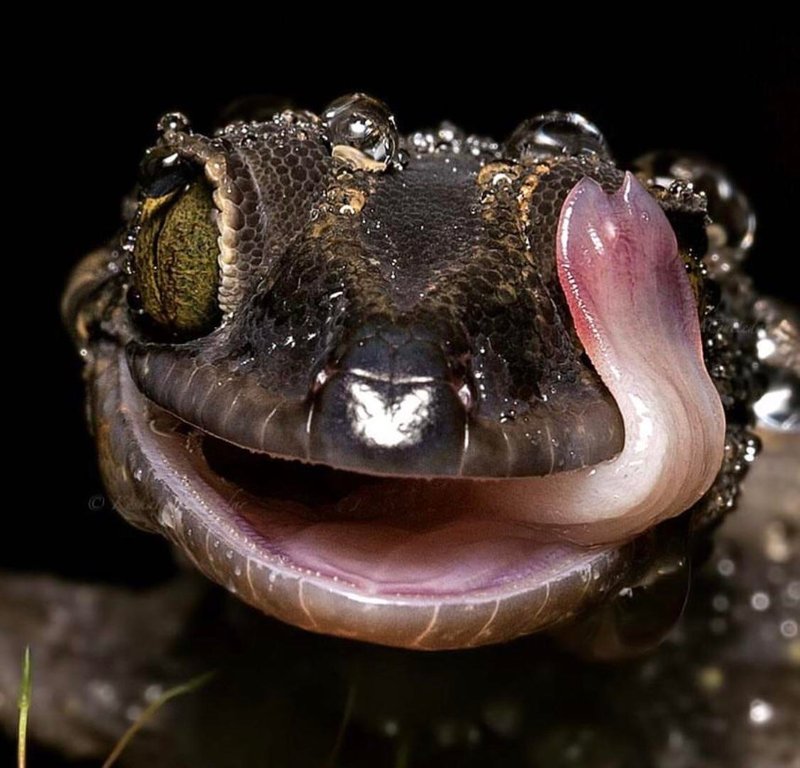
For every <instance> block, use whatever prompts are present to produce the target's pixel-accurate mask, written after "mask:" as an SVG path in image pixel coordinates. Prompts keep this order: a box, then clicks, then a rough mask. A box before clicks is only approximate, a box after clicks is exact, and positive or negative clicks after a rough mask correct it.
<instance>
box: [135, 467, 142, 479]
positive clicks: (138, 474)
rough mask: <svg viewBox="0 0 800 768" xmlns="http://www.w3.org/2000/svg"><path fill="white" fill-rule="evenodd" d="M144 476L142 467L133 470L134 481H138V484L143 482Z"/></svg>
mask: <svg viewBox="0 0 800 768" xmlns="http://www.w3.org/2000/svg"><path fill="white" fill-rule="evenodd" d="M143 475H144V472H143V471H142V468H141V467H137V468H136V469H134V470H133V479H134V480H136V481H137V482H141V481H142V477H143Z"/></svg>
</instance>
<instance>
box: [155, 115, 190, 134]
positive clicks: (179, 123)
mask: <svg viewBox="0 0 800 768" xmlns="http://www.w3.org/2000/svg"><path fill="white" fill-rule="evenodd" d="M190 126H191V123H190V122H189V118H188V117H186V115H184V114H183V112H167V114H166V115H163V116H162V117H161V119H160V120H159V121H158V123H157V128H158V130H159V132H160V133H166V132H167V131H188V130H189V128H190Z"/></svg>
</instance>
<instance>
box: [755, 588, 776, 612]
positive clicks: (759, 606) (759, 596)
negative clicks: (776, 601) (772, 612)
mask: <svg viewBox="0 0 800 768" xmlns="http://www.w3.org/2000/svg"><path fill="white" fill-rule="evenodd" d="M771 602H772V601H771V600H770V597H769V595H768V594H767V593H766V592H753V594H752V595H751V596H750V606H751V608H752V609H753V610H754V611H766V610H767V609H768V608H769V606H770V603H771Z"/></svg>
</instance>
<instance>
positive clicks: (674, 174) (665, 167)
mask: <svg viewBox="0 0 800 768" xmlns="http://www.w3.org/2000/svg"><path fill="white" fill-rule="evenodd" d="M635 165H636V167H637V168H639V169H641V170H642V171H644V172H645V173H646V174H647V175H648V176H649V177H650V178H652V179H653V180H654V181H655V182H656V183H657V184H658V185H659V186H663V187H666V188H670V187H671V185H672V184H674V183H675V182H676V181H677V182H679V183H681V184H683V185H684V187H686V186H687V185H691V186H692V188H693V189H694V190H696V191H698V192H702V193H704V194H705V196H706V200H707V203H708V215H709V217H710V218H711V222H712V223H711V224H710V225H709V226H708V227H707V229H706V233H707V235H708V239H709V253H708V255H707V256H706V262H707V265H708V267H709V269H710V270H711V272H712V274H715V273H720V272H722V273H726V272H729V271H730V270H731V269H732V268H733V267H734V266H735V265H736V264H737V263H738V262H740V261H741V260H742V259H743V258H744V257H745V256H746V255H747V252H748V251H749V250H750V247H751V246H752V245H753V238H754V235H755V229H756V219H755V215H754V214H753V210H752V208H751V207H750V202H749V201H748V199H747V198H746V197H745V195H744V194H743V193H742V192H741V191H740V190H739V189H738V187H737V186H736V185H735V184H734V183H733V181H732V180H731V178H730V176H729V175H728V174H727V173H726V171H725V170H724V169H723V168H721V167H720V166H718V165H715V164H714V163H711V162H709V161H708V160H706V159H704V158H702V157H698V156H696V155H691V154H688V155H687V154H686V153H681V152H674V151H661V152H652V153H650V154H648V155H645V156H644V157H641V158H639V159H638V160H637V161H636V163H635Z"/></svg>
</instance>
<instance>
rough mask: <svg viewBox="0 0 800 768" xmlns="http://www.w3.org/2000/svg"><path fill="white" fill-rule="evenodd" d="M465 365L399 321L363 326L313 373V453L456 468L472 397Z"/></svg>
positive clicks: (397, 467)
mask: <svg viewBox="0 0 800 768" xmlns="http://www.w3.org/2000/svg"><path fill="white" fill-rule="evenodd" d="M466 372H467V371H466V366H465V365H464V364H458V365H456V364H454V363H453V362H452V361H451V359H450V358H449V356H448V355H447V353H446V352H445V345H444V344H443V343H440V342H438V341H437V340H435V339H433V338H431V337H430V334H427V335H417V334H415V333H414V332H413V330H412V329H410V328H409V327H406V326H402V325H394V324H389V323H381V324H380V325H379V326H378V325H374V324H366V325H364V326H362V327H361V328H360V329H359V330H358V331H357V332H356V333H355V334H354V335H353V336H352V337H351V338H350V339H349V340H347V342H345V343H344V344H341V345H339V346H338V347H337V348H336V351H335V352H334V354H333V355H332V356H331V359H330V360H329V361H328V362H327V363H326V364H325V366H324V367H321V368H320V369H319V371H318V372H317V374H316V375H315V376H314V377H313V382H312V386H311V398H312V403H313V407H312V413H311V418H310V420H309V446H310V456H311V458H312V459H313V460H316V461H323V462H331V463H335V464H336V465H337V466H352V467H355V468H358V469H361V470H362V471H363V470H365V469H366V470H367V471H369V470H373V471H375V472H377V473H382V472H391V473H398V472H401V473H403V474H416V473H424V474H429V473H431V472H434V473H437V474H439V473H441V474H453V473H457V472H458V469H459V466H460V462H461V453H462V449H463V445H464V436H465V430H466V422H467V412H468V410H470V409H471V408H472V405H473V403H474V397H473V393H472V391H471V389H470V386H469V384H468V383H467V382H466V380H465V378H464V377H465V375H466Z"/></svg>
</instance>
